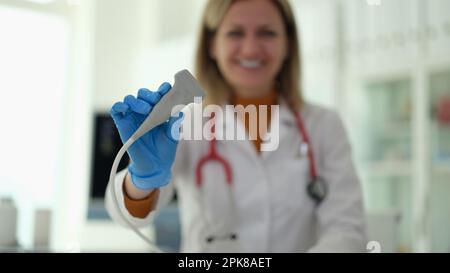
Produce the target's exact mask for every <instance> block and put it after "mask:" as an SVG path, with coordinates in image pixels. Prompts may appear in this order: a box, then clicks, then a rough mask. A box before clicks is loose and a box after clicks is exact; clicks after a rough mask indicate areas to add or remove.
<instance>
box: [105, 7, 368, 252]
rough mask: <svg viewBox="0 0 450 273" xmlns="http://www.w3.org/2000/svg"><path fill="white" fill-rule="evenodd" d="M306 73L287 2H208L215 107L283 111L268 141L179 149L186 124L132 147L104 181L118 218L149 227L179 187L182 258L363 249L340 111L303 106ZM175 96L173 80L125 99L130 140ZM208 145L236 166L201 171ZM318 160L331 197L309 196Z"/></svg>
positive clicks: (204, 64)
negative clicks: (126, 161) (268, 145)
mask: <svg viewBox="0 0 450 273" xmlns="http://www.w3.org/2000/svg"><path fill="white" fill-rule="evenodd" d="M299 67H300V65H299V49H298V40H297V30H296V25H295V21H294V16H293V13H292V10H291V8H290V6H289V3H288V1H286V0H235V1H233V0H210V1H209V2H208V4H207V7H206V9H205V13H204V17H203V22H202V28H201V33H200V39H199V43H198V51H197V59H196V74H197V78H198V80H199V81H200V83H201V84H202V86H203V87H204V89H205V91H206V92H207V96H206V99H207V102H208V103H209V104H217V105H222V106H223V105H224V104H232V105H244V106H247V105H255V106H260V105H267V106H271V105H280V106H279V113H271V112H269V116H270V117H271V119H269V121H268V122H267V123H266V124H261V125H260V126H261V127H262V131H261V132H263V133H261V134H260V133H258V134H257V135H256V136H255V138H256V139H255V140H253V141H217V142H214V143H213V144H211V143H212V142H210V141H207V140H197V141H195V140H192V141H187V140H180V141H177V140H176V139H175V138H174V137H172V136H171V134H170V133H169V132H170V130H171V128H172V125H174V124H176V123H177V122H178V121H179V119H178V118H171V119H170V120H169V121H168V122H167V123H165V124H162V125H160V126H158V127H156V128H155V129H153V130H152V131H150V132H149V133H147V134H146V135H145V136H144V137H142V138H141V139H140V140H139V141H138V142H136V143H135V144H134V145H133V146H132V147H131V149H129V151H128V153H129V155H130V157H131V164H130V166H129V167H128V170H125V171H123V172H122V173H120V174H119V175H118V177H117V179H116V181H115V183H114V185H108V189H107V197H106V205H107V208H108V211H109V213H110V215H111V216H112V218H113V219H115V220H116V221H118V222H119V223H123V220H121V218H120V217H119V213H123V214H124V215H126V217H127V219H128V220H129V221H131V222H132V223H133V224H134V225H136V226H138V227H143V226H145V225H148V224H149V223H150V221H151V220H150V218H151V215H152V214H153V213H152V211H154V210H155V209H156V208H159V207H160V206H162V205H163V204H164V203H166V202H167V200H169V199H170V198H171V196H172V194H173V189H174V188H176V189H177V193H178V197H179V199H178V200H179V205H180V217H181V227H182V246H181V248H182V251H187V252H206V251H219V252H223V251H243V252H306V251H310V252H319V251H326V252H341V251H343V252H354V251H363V250H364V245H365V241H364V240H365V236H364V221H363V219H364V215H363V207H362V196H361V191H360V185H359V181H358V178H357V176H356V174H355V170H354V167H353V163H352V159H351V149H350V145H349V143H348V139H347V136H346V133H345V130H344V128H343V124H342V122H341V120H340V119H339V117H338V116H337V114H336V113H334V112H332V111H330V110H326V109H324V108H321V107H318V106H314V105H311V104H308V103H305V102H304V101H303V100H302V99H301V96H300V87H299V85H298V82H299V74H300V68H299ZM169 90H170V85H169V84H167V83H165V84H163V85H162V86H161V87H160V88H159V90H158V91H157V92H150V91H148V90H146V89H141V90H139V92H138V96H137V97H133V96H127V97H126V98H125V100H124V102H118V103H116V104H115V105H114V106H113V107H112V109H111V114H112V117H113V119H114V121H115V123H116V125H117V127H118V130H119V132H120V135H121V138H122V140H123V141H125V140H127V139H128V138H129V137H130V135H131V134H132V133H133V132H134V131H135V130H136V128H137V127H138V126H139V124H140V123H141V122H142V120H143V119H144V118H145V116H146V115H147V114H148V113H149V112H151V108H152V106H153V105H154V104H155V103H156V102H157V101H159V99H160V97H161V96H163V95H164V94H165V93H166V92H168V91H169ZM259 114H261V113H259V112H258V115H259ZM243 116H245V115H243V113H242V112H239V113H238V115H237V117H233V118H235V120H237V122H238V123H239V124H241V125H242V126H241V127H240V128H244V129H243V130H247V131H248V130H249V126H250V124H249V123H250V122H248V120H247V119H245V118H243ZM270 120H271V121H272V122H273V121H274V120H275V121H279V132H280V134H279V138H280V139H279V145H278V148H277V149H275V150H274V151H263V150H262V149H261V147H262V144H263V143H264V142H263V140H262V138H263V135H264V132H268V131H270V130H271V129H273V128H272V125H273V123H271V121H270ZM300 123H301V124H300ZM271 124H272V125H271ZM225 125H226V124H225ZM298 125H300V127H304V130H303V131H305V132H307V133H305V132H302V130H301V128H299V126H298ZM216 126H217V124H216ZM238 128H239V126H238ZM238 130H239V129H238ZM307 135H309V139H310V141H309V144H310V145H308V146H309V147H308V151H307V152H305V151H304V143H305V142H308V141H307V139H306V137H307ZM212 145H213V146H214V147H212ZM211 149H216V150H217V154H219V155H220V156H221V157H222V158H224V159H226V161H227V162H228V163H229V170H226V169H225V166H224V165H223V164H217V163H213V162H211V164H205V165H202V166H201V167H202V168H199V162H201V159H202V158H204V156H205V155H207V154H209V153H210V152H211ZM310 151H313V152H314V158H312V160H310V159H311V157H310V156H307V155H309V152H310ZM311 162H314V163H313V165H314V167H313V168H315V171H316V172H317V181H319V182H317V181H316V183H312V185H323V187H324V189H326V190H327V191H326V195H324V194H323V193H322V194H321V192H322V191H320V190H319V193H317V191H314V190H312V191H310V190H307V185H310V180H311V177H312V176H314V175H313V172H314V171H313V170H312V169H311V165H312V164H311ZM196 172H197V173H196ZM230 172H232V177H231V179H229V180H230V181H229V182H232V183H231V186H230V185H229V184H228V183H227V176H226V174H229V173H230ZM199 173H200V174H201V176H202V178H201V180H200V179H199V178H198V175H199ZM199 180H200V181H199ZM111 187H115V189H116V192H118V195H119V200H123V202H122V201H121V202H120V204H119V207H120V210H121V211H118V210H117V209H115V206H114V204H112V202H114V199H113V198H112V196H111ZM319 188H320V187H319ZM308 189H309V187H308ZM314 193H316V194H314Z"/></svg>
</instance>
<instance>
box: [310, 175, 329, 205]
mask: <svg viewBox="0 0 450 273" xmlns="http://www.w3.org/2000/svg"><path fill="white" fill-rule="evenodd" d="M307 191H308V195H309V196H310V197H311V198H312V199H313V200H314V201H315V202H316V204H320V203H321V202H322V201H323V199H325V196H326V195H327V187H326V185H325V183H324V182H323V181H321V180H320V179H317V178H316V179H313V180H311V181H310V182H309V183H308V185H307Z"/></svg>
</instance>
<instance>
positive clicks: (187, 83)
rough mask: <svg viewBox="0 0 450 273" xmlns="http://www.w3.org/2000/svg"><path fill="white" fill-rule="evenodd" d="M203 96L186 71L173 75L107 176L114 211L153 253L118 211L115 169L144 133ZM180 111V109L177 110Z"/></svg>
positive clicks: (138, 231)
mask: <svg viewBox="0 0 450 273" xmlns="http://www.w3.org/2000/svg"><path fill="white" fill-rule="evenodd" d="M204 95H205V93H204V91H203V90H202V88H201V87H200V85H199V84H198V83H197V81H196V80H195V78H194V77H193V76H192V75H191V73H189V71H187V70H182V71H180V72H178V73H177V74H175V83H174V85H173V87H172V89H171V90H170V91H169V92H168V93H167V94H165V95H164V96H163V97H162V98H161V99H160V101H159V102H158V103H157V104H156V105H155V106H154V107H153V110H152V111H151V113H150V114H149V116H148V117H147V118H146V119H145V120H144V121H143V122H142V124H141V126H140V127H139V128H138V129H137V130H136V132H134V133H133V135H132V136H131V137H130V138H129V139H128V140H127V141H126V142H125V144H124V145H123V146H122V148H121V149H120V150H119V152H118V153H117V155H116V158H115V159H114V163H113V165H112V167H111V172H110V174H109V182H108V183H109V185H110V187H112V189H111V190H112V192H111V193H112V198H113V200H112V201H113V203H114V206H115V209H116V210H117V212H118V214H119V215H120V217H121V218H122V220H123V221H124V222H125V223H126V224H127V225H128V226H129V227H130V228H131V229H132V230H133V231H134V232H135V233H136V234H137V235H138V236H139V237H141V239H142V240H144V241H145V242H146V243H147V244H149V245H150V246H151V247H152V248H154V251H155V252H163V251H162V250H161V249H160V248H159V247H158V246H157V245H156V243H155V242H154V241H153V240H151V239H149V238H148V237H147V236H145V235H144V234H143V233H142V232H141V231H140V230H139V229H138V228H137V227H135V226H134V225H133V223H131V222H130V221H129V220H128V218H127V216H126V215H124V213H123V211H122V210H121V209H120V206H119V202H121V200H119V197H118V196H117V192H116V185H115V178H116V174H117V168H118V167H119V163H120V160H121V159H122V157H123V156H124V154H125V152H126V151H127V150H128V148H130V146H131V145H132V144H133V143H134V142H136V141H137V140H138V139H139V138H140V137H141V136H143V135H144V134H145V133H146V132H148V131H150V130H151V129H153V128H155V127H156V126H158V125H160V124H162V123H163V122H166V121H167V120H168V119H169V118H170V117H171V114H172V110H173V109H174V108H176V107H177V106H180V105H187V104H189V103H191V102H193V101H195V100H194V99H195V98H196V97H203V96H204ZM179 110H180V109H179Z"/></svg>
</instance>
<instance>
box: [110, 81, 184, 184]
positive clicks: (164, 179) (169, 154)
mask: <svg viewBox="0 0 450 273" xmlns="http://www.w3.org/2000/svg"><path fill="white" fill-rule="evenodd" d="M171 88H172V87H171V85H170V84H169V83H163V84H162V85H161V86H160V87H159V89H158V91H157V92H151V91H149V90H148V89H140V90H139V91H138V96H137V98H135V97H133V96H131V95H128V96H126V97H125V99H124V101H123V102H116V103H115V104H114V105H113V106H112V108H111V116H112V118H113V120H114V123H115V124H116V127H117V129H118V130H119V134H120V138H121V140H122V142H123V143H125V142H126V141H127V140H128V139H129V138H130V137H131V136H132V135H133V133H134V132H135V131H136V130H137V129H138V128H139V126H140V125H141V124H142V122H143V121H144V120H145V118H146V117H147V116H148V114H149V113H150V112H151V111H152V109H153V106H154V105H156V104H157V103H158V102H159V100H160V99H161V98H162V97H163V96H164V95H165V94H166V93H167V92H169V90H170V89H171ZM182 120H183V113H182V112H180V114H179V116H178V117H171V118H170V119H169V120H168V121H167V122H165V123H163V124H161V125H159V126H157V127H155V128H153V129H152V130H150V131H149V132H147V133H145V134H144V135H143V136H142V137H141V138H139V139H138V140H137V141H136V142H135V143H134V144H133V145H131V147H130V148H129V149H128V155H129V156H130V159H131V163H130V165H129V166H128V171H129V173H130V174H131V178H132V182H133V184H134V185H135V186H136V187H137V188H138V189H141V190H150V189H155V188H160V187H163V186H165V185H167V184H168V183H169V182H170V180H171V177H172V171H171V168H172V165H173V162H174V160H175V154H176V149H177V145H178V141H179V133H180V131H179V130H180V129H179V128H180V126H181V122H182Z"/></svg>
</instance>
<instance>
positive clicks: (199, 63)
mask: <svg viewBox="0 0 450 273" xmlns="http://www.w3.org/2000/svg"><path fill="white" fill-rule="evenodd" d="M235 1H237V0H209V1H208V3H207V5H206V7H205V10H204V12H203V18H202V23H201V26H200V33H199V36H198V43H197V51H196V58H195V74H196V77H197V79H198V80H199V82H200V84H201V85H202V87H203V88H204V89H205V92H206V93H207V96H206V98H205V104H206V105H208V104H212V103H213V104H219V105H220V104H221V103H224V102H226V101H227V100H228V99H229V98H230V93H231V92H230V91H231V87H230V86H229V84H228V83H227V82H226V80H225V78H224V77H223V75H222V73H221V72H220V70H219V68H218V66H217V64H216V61H215V60H214V59H213V58H212V57H211V55H210V52H209V49H210V43H211V42H212V39H213V38H214V35H215V33H216V32H217V29H218V28H219V26H220V24H221V22H222V20H223V18H224V17H225V14H226V13H227V11H228V9H229V8H230V6H231V4H233V3H234V2H235ZM271 1H272V2H273V3H274V4H275V5H276V7H277V8H278V10H279V11H280V13H281V16H282V18H283V21H284V24H285V28H286V33H287V39H288V50H289V53H288V58H287V59H286V61H285V62H284V64H283V66H282V68H281V70H280V72H279V75H278V76H277V84H278V85H277V91H278V92H280V95H281V96H282V97H283V98H284V99H285V100H286V101H287V103H288V105H289V107H290V108H291V109H292V110H294V111H295V110H298V108H299V107H300V106H301V104H302V97H301V90H300V76H301V71H300V53H299V52H300V46H299V42H298V37H297V27H296V23H295V18H294V13H293V12H292V8H291V6H290V4H289V2H288V0H271Z"/></svg>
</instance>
